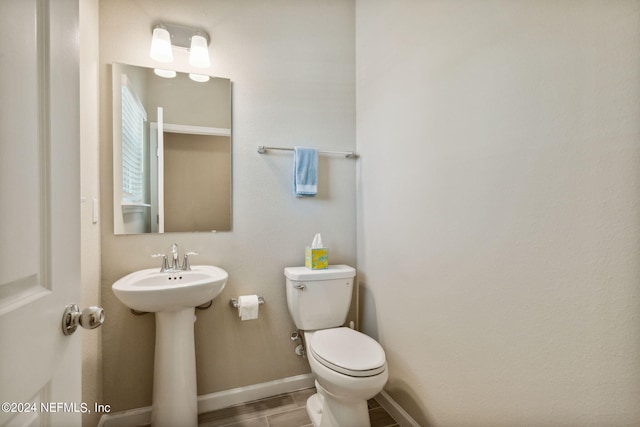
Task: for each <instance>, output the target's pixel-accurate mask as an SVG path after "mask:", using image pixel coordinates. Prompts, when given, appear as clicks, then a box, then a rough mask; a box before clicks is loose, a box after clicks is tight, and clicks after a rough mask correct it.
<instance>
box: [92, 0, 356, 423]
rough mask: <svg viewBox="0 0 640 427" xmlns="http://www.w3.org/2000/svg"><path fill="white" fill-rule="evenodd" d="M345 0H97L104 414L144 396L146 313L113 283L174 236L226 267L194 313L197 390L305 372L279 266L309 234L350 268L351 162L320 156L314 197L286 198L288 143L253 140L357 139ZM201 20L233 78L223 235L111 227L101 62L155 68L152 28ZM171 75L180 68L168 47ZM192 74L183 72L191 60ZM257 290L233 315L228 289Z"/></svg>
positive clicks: (298, 252) (350, 13)
mask: <svg viewBox="0 0 640 427" xmlns="http://www.w3.org/2000/svg"><path fill="white" fill-rule="evenodd" d="M354 19H355V18H354V3H353V2H350V1H348V2H345V1H342V0H330V1H322V2H309V1H302V2H298V1H295V2H292V1H289V0H279V1H269V2H264V1H259V0H238V1H232V2H230V1H223V0H215V1H214V0H206V1H204V0H190V1H175V0H162V1H158V0H135V1H131V0H101V1H100V62H101V64H100V80H101V148H100V154H101V163H100V166H101V195H102V202H103V204H104V205H106V206H103V209H102V228H101V230H102V298H103V305H104V307H105V310H106V311H107V320H106V323H105V325H104V327H103V360H104V402H105V403H109V404H111V405H112V409H113V410H114V411H119V410H123V409H128V408H136V407H141V406H147V405H149V404H150V403H151V384H152V374H153V343H154V319H153V317H152V316H143V317H136V316H133V315H132V314H131V313H130V312H129V310H128V309H127V308H126V307H124V306H123V305H122V304H121V303H120V302H119V301H117V300H116V299H115V297H114V295H113V293H112V291H111V285H112V284H113V282H114V281H115V280H116V279H118V278H119V277H121V276H123V275H125V274H126V273H129V272H131V271H134V270H137V269H140V268H149V267H153V266H156V265H157V266H158V267H159V266H160V264H159V263H158V262H157V260H154V259H151V258H150V255H151V254H153V253H157V252H167V251H168V250H169V248H170V246H171V244H172V243H173V242H176V243H178V244H179V245H180V247H181V249H182V250H192V251H198V252H200V254H201V255H200V256H199V257H198V258H194V259H193V260H192V263H194V264H195V263H205V264H214V265H218V266H220V267H222V268H224V269H225V270H227V271H228V272H229V282H228V284H227V287H226V289H225V290H224V292H223V293H222V294H221V295H220V296H219V297H218V298H217V299H216V300H215V301H214V303H213V307H212V308H211V309H209V310H205V311H199V312H198V314H197V316H198V321H197V322H196V326H195V327H196V357H197V370H198V393H199V394H206V393H211V392H215V391H219V390H225V389H230V388H234V387H240V386H243V385H249V384H256V383H261V382H266V381H270V380H274V379H279V378H285V377H288V376H293V375H298V374H301V373H306V372H309V368H308V364H307V362H306V360H303V359H301V358H299V357H298V356H296V355H295V353H294V351H293V350H294V347H295V344H294V343H292V342H291V340H290V339H289V334H290V332H291V331H292V330H293V329H294V326H293V323H292V321H291V320H290V317H289V313H288V311H287V306H286V298H285V292H284V276H283V268H284V267H286V266H291V265H302V264H303V262H304V246H305V244H308V243H310V241H311V239H312V238H313V235H314V234H315V233H317V232H321V233H322V234H323V238H324V239H325V242H326V244H327V246H328V247H329V250H330V260H331V262H333V263H347V264H352V265H353V264H355V248H356V238H355V216H356V215H355V205H356V204H355V169H356V163H355V162H354V161H352V160H346V159H344V158H341V157H326V156H322V157H321V160H320V175H321V176H320V189H319V195H318V197H316V198H315V199H296V198H295V197H293V195H292V183H291V176H292V162H293V160H292V156H291V153H286V152H285V153H279V152H274V153H270V154H267V155H259V154H258V153H257V152H256V149H257V146H258V145H271V146H286V147H293V146H295V145H310V146H318V147H320V148H322V149H325V150H346V151H351V150H354V149H355V61H354V58H355V53H354V42H353V41H354V38H355V34H354V27H353V22H354ZM160 20H165V21H166V22H168V23H175V24H182V25H191V26H195V27H201V28H203V29H204V30H206V31H207V32H208V33H209V34H210V36H211V39H212V42H211V46H210V49H209V51H210V54H211V56H212V62H213V64H212V69H211V72H212V74H214V75H218V76H222V77H227V78H230V79H231V80H232V82H233V142H232V144H233V160H232V161H233V222H232V231H230V232H219V233H215V234H211V233H178V234H168V235H136V236H114V234H113V210H112V202H111V194H112V184H111V183H112V172H111V171H112V155H111V153H112V145H111V136H112V135H111V105H110V104H111V102H110V99H111V97H110V93H111V92H110V91H111V83H110V81H111V80H110V67H109V65H108V64H110V63H112V62H122V63H129V64H134V65H142V66H153V65H154V63H153V61H152V60H151V59H150V58H149V45H150V40H151V28H152V24H153V23H156V22H158V21H160ZM175 66H176V68H177V69H178V70H179V71H192V69H191V68H190V67H189V66H188V64H187V63H186V55H184V54H183V52H176V62H175ZM194 71H195V70H194ZM254 293H256V294H259V295H261V296H263V297H264V298H265V300H266V304H265V305H264V306H261V308H260V319H259V320H256V321H246V322H240V321H239V319H238V315H237V312H234V310H232V309H231V308H230V306H229V299H230V298H232V297H235V296H238V295H243V294H254Z"/></svg>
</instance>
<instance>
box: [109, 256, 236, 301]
mask: <svg viewBox="0 0 640 427" xmlns="http://www.w3.org/2000/svg"><path fill="white" fill-rule="evenodd" d="M228 277H229V275H228V274H227V272H226V271H224V270H223V269H221V268H219V267H215V266H212V265H192V266H191V270H190V271H176V272H175V273H162V272H160V271H158V269H157V268H148V269H146V270H140V271H136V272H134V273H131V274H127V275H126V276H124V277H123V278H121V279H120V280H118V281H117V282H115V283H114V284H113V286H112V289H113V293H115V294H116V296H117V297H118V299H119V300H120V301H122V303H124V304H125V305H126V306H127V307H129V308H133V309H134V310H139V311H151V312H163V311H178V310H182V309H185V308H193V307H196V306H199V305H202V304H204V303H206V302H208V301H211V300H212V299H214V298H215V297H216V296H218V294H220V292H222V290H223V289H224V285H225V284H226V283H227V278H228Z"/></svg>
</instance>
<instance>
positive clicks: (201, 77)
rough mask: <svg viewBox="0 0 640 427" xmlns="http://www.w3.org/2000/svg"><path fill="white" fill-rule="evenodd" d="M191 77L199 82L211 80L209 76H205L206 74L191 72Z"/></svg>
mask: <svg viewBox="0 0 640 427" xmlns="http://www.w3.org/2000/svg"><path fill="white" fill-rule="evenodd" d="M189 78H190V79H191V80H193V81H194V82H198V83H205V82H208V81H209V76H205V75H204V74H193V73H189Z"/></svg>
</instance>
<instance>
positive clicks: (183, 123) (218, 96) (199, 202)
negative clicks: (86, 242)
mask: <svg viewBox="0 0 640 427" xmlns="http://www.w3.org/2000/svg"><path fill="white" fill-rule="evenodd" d="M159 74H162V75H164V76H165V77H161V76H160V75H159ZM169 76H172V77H169ZM202 80H206V81H202ZM112 83H113V214H114V215H113V216H114V221H113V231H114V233H115V234H139V233H166V232H193V231H200V232H212V231H227V230H230V229H231V81H230V80H229V79H223V78H218V77H209V76H203V75H195V76H194V75H189V74H185V73H179V72H178V73H176V72H173V71H166V70H154V69H151V68H145V67H139V66H133V65H126V64H117V63H114V64H112Z"/></svg>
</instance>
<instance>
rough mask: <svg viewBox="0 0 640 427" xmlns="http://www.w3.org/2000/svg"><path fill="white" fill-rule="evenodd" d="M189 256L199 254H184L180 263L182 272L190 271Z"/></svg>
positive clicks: (197, 253)
mask: <svg viewBox="0 0 640 427" xmlns="http://www.w3.org/2000/svg"><path fill="white" fill-rule="evenodd" d="M190 255H200V253H199V252H187V253H186V254H184V261H183V262H182V269H183V270H191V264H189V256H190Z"/></svg>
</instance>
